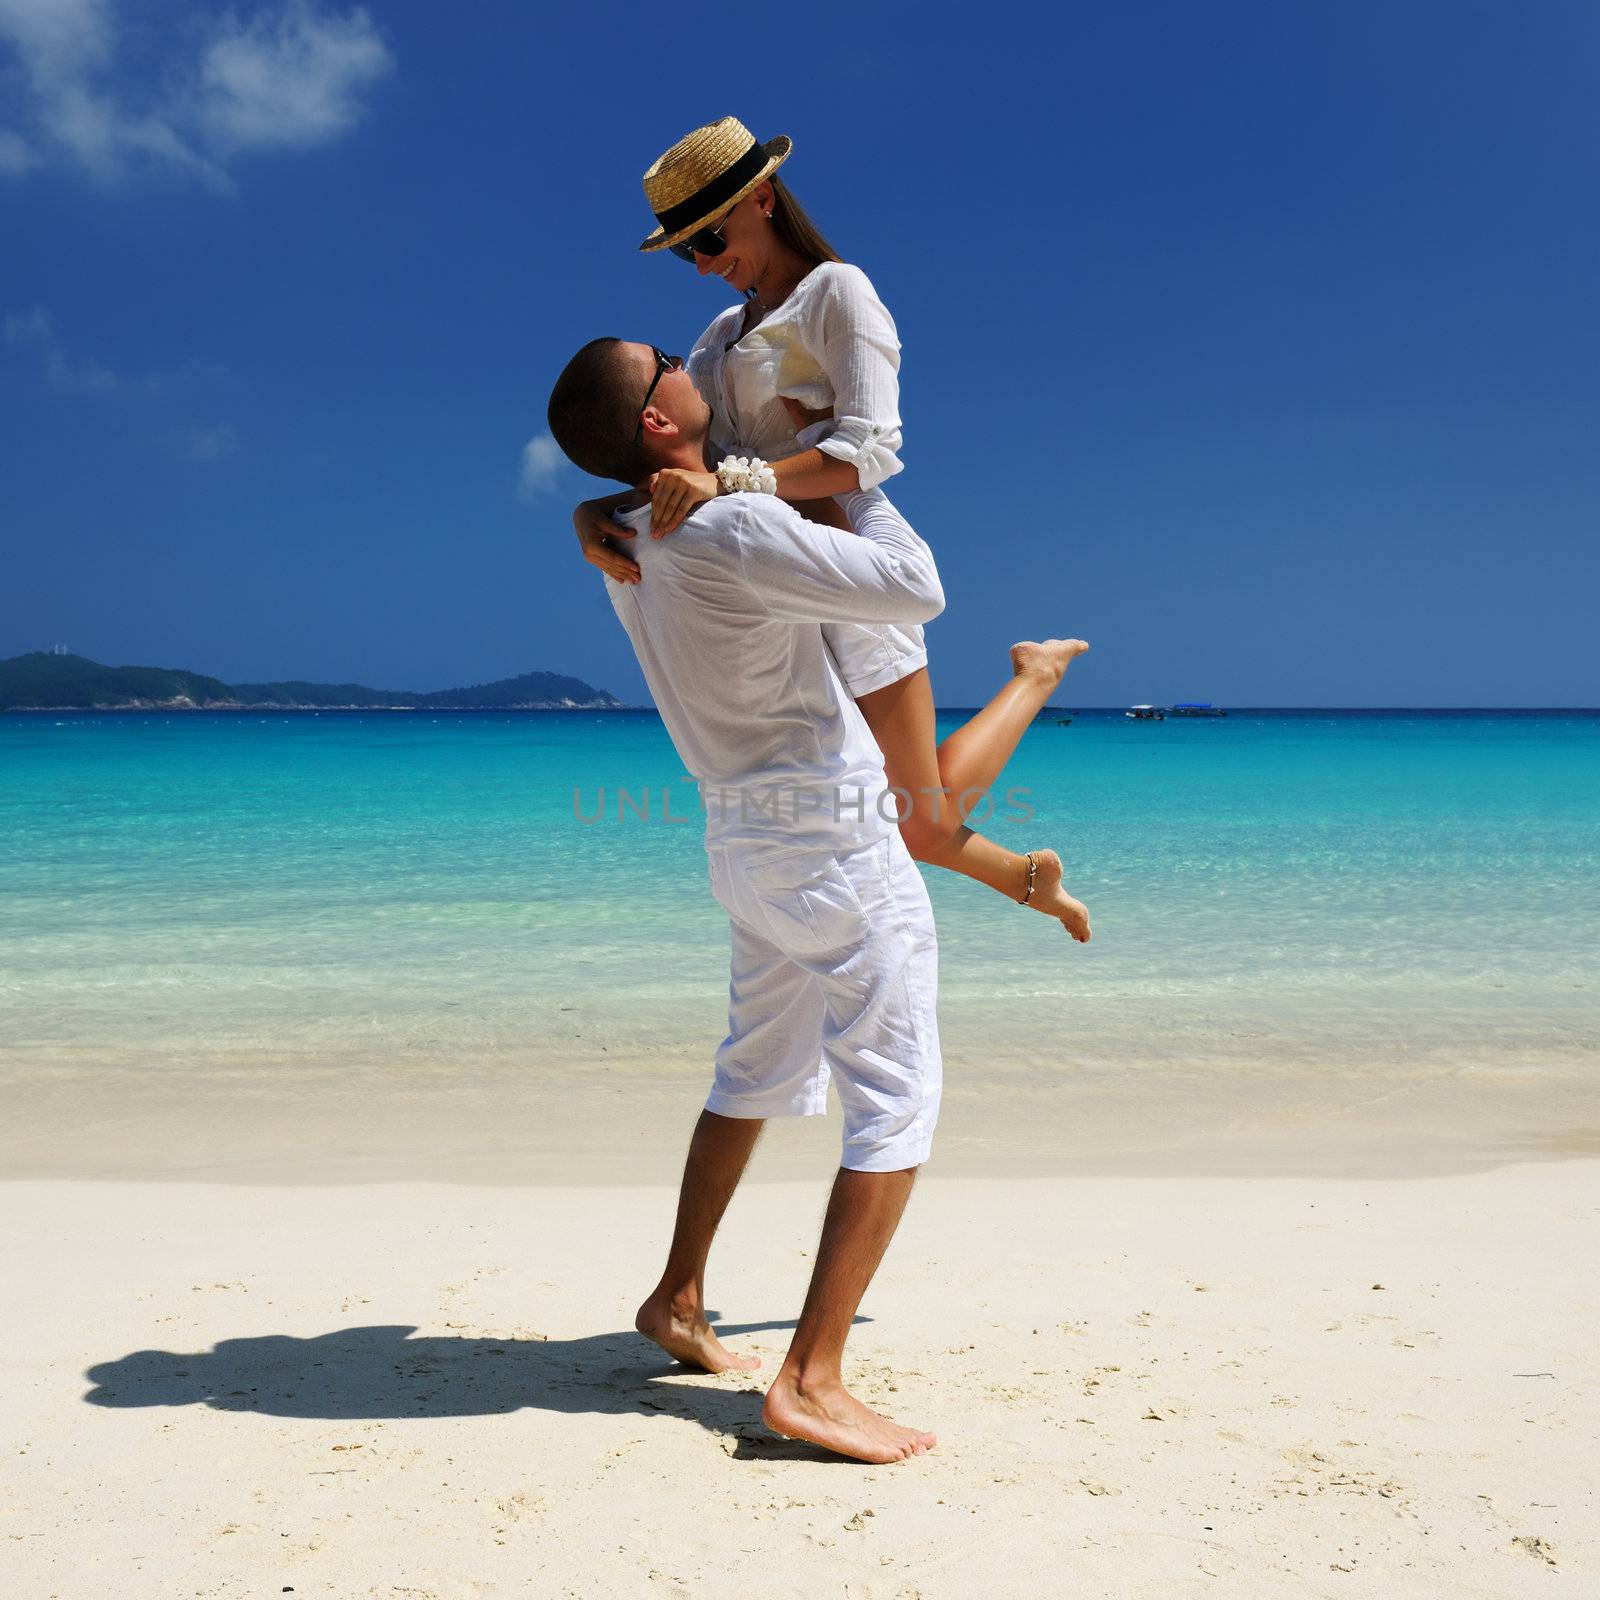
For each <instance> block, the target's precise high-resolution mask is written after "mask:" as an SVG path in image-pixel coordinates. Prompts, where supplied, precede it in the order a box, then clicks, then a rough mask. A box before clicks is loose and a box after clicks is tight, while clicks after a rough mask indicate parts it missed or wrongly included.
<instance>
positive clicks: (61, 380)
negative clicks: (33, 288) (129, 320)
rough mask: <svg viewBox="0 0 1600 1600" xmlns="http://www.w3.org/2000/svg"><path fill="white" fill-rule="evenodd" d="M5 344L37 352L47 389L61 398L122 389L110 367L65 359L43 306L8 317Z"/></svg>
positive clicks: (92, 362)
mask: <svg viewBox="0 0 1600 1600" xmlns="http://www.w3.org/2000/svg"><path fill="white" fill-rule="evenodd" d="M6 343H7V344H8V345H21V346H24V347H26V346H32V347H33V348H34V349H36V350H38V352H39V359H40V361H41V362H42V363H43V364H44V375H45V377H46V378H47V379H48V380H49V383H50V387H51V388H52V389H58V390H60V391H61V392H62V393H63V394H111V393H112V392H114V391H115V390H117V389H119V388H121V387H122V380H121V379H120V378H119V377H118V376H117V375H116V373H114V372H113V371H112V370H111V369H110V367H107V366H102V365H101V363H100V362H98V361H89V360H80V361H74V360H72V359H71V358H70V357H69V356H68V355H67V352H66V350H65V349H63V348H62V344H61V341H60V340H59V339H58V338H57V337H56V329H55V323H54V322H53V321H52V320H51V318H50V313H49V312H48V311H46V310H45V309H44V307H43V306H34V307H33V309H32V310H31V311H25V312H22V313H21V314H20V315H18V314H16V313H12V314H11V315H9V316H7V318H6Z"/></svg>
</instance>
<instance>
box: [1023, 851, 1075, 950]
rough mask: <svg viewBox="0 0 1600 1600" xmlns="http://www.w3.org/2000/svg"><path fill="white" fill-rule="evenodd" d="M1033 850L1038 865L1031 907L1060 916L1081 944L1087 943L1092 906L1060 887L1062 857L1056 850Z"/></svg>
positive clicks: (1062, 923)
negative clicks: (1090, 908)
mask: <svg viewBox="0 0 1600 1600" xmlns="http://www.w3.org/2000/svg"><path fill="white" fill-rule="evenodd" d="M1030 853H1031V854H1032V856H1033V859H1034V861H1035V863H1036V865H1035V867H1034V871H1033V894H1032V895H1031V896H1030V897H1029V900H1028V909H1029V910H1030V911H1042V912H1044V914H1045V915H1046V916H1047V917H1057V918H1059V919H1060V922H1061V926H1062V927H1063V928H1065V929H1066V930H1067V932H1068V933H1070V934H1071V935H1072V937H1073V938H1074V939H1076V940H1077V941H1078V943H1079V944H1088V942H1089V908H1088V907H1087V906H1086V905H1085V904H1084V903H1083V902H1082V901H1081V900H1074V899H1073V898H1072V896H1071V895H1070V894H1068V893H1067V891H1066V890H1065V889H1063V888H1062V887H1061V857H1060V856H1058V855H1057V854H1056V853H1055V851H1054V850H1034V851H1032V852H1030ZM1026 888H1027V882H1026V880H1024V882H1023V889H1024V890H1026ZM1017 898H1018V899H1019V900H1020V899H1021V898H1022V896H1021V895H1018V896H1017Z"/></svg>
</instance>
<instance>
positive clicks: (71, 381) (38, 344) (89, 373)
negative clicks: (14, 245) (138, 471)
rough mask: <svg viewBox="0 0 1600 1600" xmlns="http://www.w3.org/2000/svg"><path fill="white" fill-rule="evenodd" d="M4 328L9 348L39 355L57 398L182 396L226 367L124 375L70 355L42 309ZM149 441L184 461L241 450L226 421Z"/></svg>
mask: <svg viewBox="0 0 1600 1600" xmlns="http://www.w3.org/2000/svg"><path fill="white" fill-rule="evenodd" d="M3 328H4V335H5V343H6V345H7V346H8V347H9V348H12V349H15V350H19V351H27V350H31V351H33V352H35V353H36V354H37V356H38V360H39V366H40V370H41V372H42V373H43V376H44V379H45V381H46V382H47V383H48V384H49V385H50V387H51V388H52V389H54V390H56V392H57V393H59V394H69V395H81V394H92V395H113V394H114V395H121V396H126V397H134V398H136V399H139V400H143V401H145V402H146V404H148V400H149V398H151V397H156V396H162V395H169V394H172V393H174V392H176V393H179V394H181V393H182V392H183V391H184V390H186V389H190V388H192V387H193V386H194V385H195V384H196V383H197V382H198V383H201V384H204V383H205V382H207V381H208V380H210V379H213V378H216V377H219V376H224V375H225V374H226V368H223V367H219V366H217V365H215V364H214V363H210V362H203V361H186V362H184V363H183V364H182V365H181V366H178V367H174V368H171V369H169V370H168V371H167V372H164V373H162V372H153V373H149V374H147V375H145V376H143V377H131V378H130V377H126V376H123V375H122V374H119V373H116V372H113V371H112V370H111V368H110V367H108V366H105V365H104V364H103V363H102V362H99V361H94V360H90V359H88V358H86V357H74V356H71V355H69V354H68V352H67V350H66V347H65V346H64V345H63V344H62V342H61V339H60V337H59V335H58V334H57V333H56V325H55V319H54V318H53V317H52V316H51V315H50V313H49V312H48V311H46V310H45V309H44V307H43V306H33V307H31V308H30V309H29V310H27V311H20V312H19V311H13V312H11V313H10V314H9V315H8V316H7V317H6V319H5V322H4V324H3ZM147 438H150V439H151V440H152V442H154V443H156V444H158V445H159V446H160V447H161V448H162V449H170V450H172V451H173V452H174V453H175V454H176V455H178V456H179V457H180V458H181V459H183V460H185V461H220V460H221V459H222V457H224V456H229V455H232V454H233V452H234V451H235V450H237V449H238V448H239V435H238V432H237V430H236V429H235V428H234V427H233V426H232V424H230V423H226V422H212V423H184V424H182V425H180V426H178V427H175V428H170V429H168V430H167V431H166V432H164V433H159V434H156V435H154V436H147Z"/></svg>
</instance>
